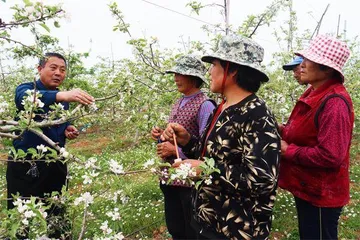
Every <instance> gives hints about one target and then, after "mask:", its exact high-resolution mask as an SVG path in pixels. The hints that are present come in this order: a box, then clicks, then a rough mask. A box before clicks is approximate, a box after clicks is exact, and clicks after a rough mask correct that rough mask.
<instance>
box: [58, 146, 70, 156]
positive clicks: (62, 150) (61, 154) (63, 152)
mask: <svg viewBox="0 0 360 240" xmlns="http://www.w3.org/2000/svg"><path fill="white" fill-rule="evenodd" d="M60 156H61V157H64V158H68V157H69V156H70V153H69V152H68V151H66V149H65V148H63V147H62V148H60Z"/></svg>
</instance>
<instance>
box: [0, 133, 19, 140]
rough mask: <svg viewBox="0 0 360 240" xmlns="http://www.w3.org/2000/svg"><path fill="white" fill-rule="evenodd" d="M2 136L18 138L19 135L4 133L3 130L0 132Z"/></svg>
mask: <svg viewBox="0 0 360 240" xmlns="http://www.w3.org/2000/svg"><path fill="white" fill-rule="evenodd" d="M0 137H6V138H11V139H17V138H18V137H19V136H18V135H13V134H9V133H2V132H0Z"/></svg>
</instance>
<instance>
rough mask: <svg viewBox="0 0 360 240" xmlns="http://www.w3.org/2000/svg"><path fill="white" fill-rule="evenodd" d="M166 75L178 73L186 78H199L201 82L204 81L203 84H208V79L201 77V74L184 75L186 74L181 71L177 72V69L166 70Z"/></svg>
mask: <svg viewBox="0 0 360 240" xmlns="http://www.w3.org/2000/svg"><path fill="white" fill-rule="evenodd" d="M165 73H166V74H171V73H173V74H175V73H176V74H181V75H184V76H192V77H197V78H199V79H200V80H201V81H203V83H205V84H208V81H207V79H206V78H205V77H204V76H201V75H200V74H188V73H184V72H181V71H176V70H175V69H170V70H166V71H165Z"/></svg>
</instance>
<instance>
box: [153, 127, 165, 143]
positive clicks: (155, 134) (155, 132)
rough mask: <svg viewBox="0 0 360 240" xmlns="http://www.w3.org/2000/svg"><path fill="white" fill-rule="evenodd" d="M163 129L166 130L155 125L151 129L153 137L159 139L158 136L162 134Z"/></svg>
mask: <svg viewBox="0 0 360 240" xmlns="http://www.w3.org/2000/svg"><path fill="white" fill-rule="evenodd" d="M163 131H164V130H163V129H161V128H159V127H158V126H154V127H153V128H152V129H151V138H152V139H154V140H155V141H156V140H158V138H159V137H160V136H161V134H162V132H163Z"/></svg>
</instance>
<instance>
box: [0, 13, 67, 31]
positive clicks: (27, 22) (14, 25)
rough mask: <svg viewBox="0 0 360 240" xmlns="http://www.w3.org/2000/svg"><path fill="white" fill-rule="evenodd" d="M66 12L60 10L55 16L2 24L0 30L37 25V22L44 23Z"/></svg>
mask: <svg viewBox="0 0 360 240" xmlns="http://www.w3.org/2000/svg"><path fill="white" fill-rule="evenodd" d="M63 11H64V10H62V9H60V10H58V11H56V12H54V13H53V14H50V15H47V16H43V15H41V17H39V18H37V19H34V20H29V21H24V22H10V23H4V22H1V24H0V29H5V28H12V27H18V26H22V25H27V24H30V23H35V22H42V21H44V20H46V19H48V18H52V17H53V16H55V15H57V14H58V13H61V12H63Z"/></svg>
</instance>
